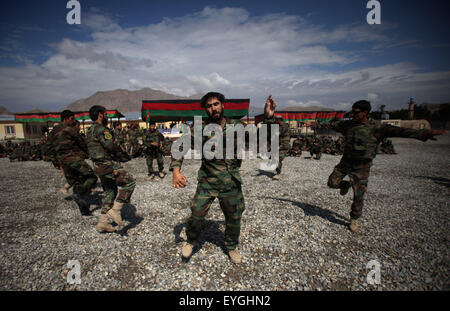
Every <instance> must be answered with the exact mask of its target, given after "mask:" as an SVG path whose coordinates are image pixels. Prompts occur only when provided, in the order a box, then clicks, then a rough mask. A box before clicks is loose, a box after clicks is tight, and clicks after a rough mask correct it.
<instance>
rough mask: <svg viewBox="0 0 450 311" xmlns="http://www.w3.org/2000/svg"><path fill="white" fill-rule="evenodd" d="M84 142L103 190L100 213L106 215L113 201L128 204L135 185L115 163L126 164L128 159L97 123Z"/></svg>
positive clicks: (130, 177) (112, 137) (104, 128)
mask: <svg viewBox="0 0 450 311" xmlns="http://www.w3.org/2000/svg"><path fill="white" fill-rule="evenodd" d="M86 141H87V147H88V150H89V156H90V158H91V160H92V162H93V163H94V172H95V174H96V175H97V176H98V177H99V178H100V181H101V183H102V186H103V189H104V190H105V197H104V198H103V200H102V211H101V213H102V214H106V213H107V212H108V211H109V210H110V209H111V208H112V206H113V203H114V200H116V201H117V202H120V203H129V202H130V198H131V195H132V194H133V191H134V187H135V186H136V183H135V180H134V179H133V177H132V176H131V175H130V174H129V173H128V172H127V171H126V170H124V169H123V167H122V166H121V165H120V163H118V162H117V160H120V161H122V162H126V161H128V160H130V158H129V155H128V154H126V153H125V152H123V151H122V149H121V148H120V147H119V146H118V145H117V144H115V143H114V136H113V135H112V134H111V132H110V130H109V129H108V128H107V127H105V126H103V125H100V124H98V123H94V124H93V125H92V126H91V127H90V128H89V129H88V131H87V134H86ZM116 197H117V198H116Z"/></svg>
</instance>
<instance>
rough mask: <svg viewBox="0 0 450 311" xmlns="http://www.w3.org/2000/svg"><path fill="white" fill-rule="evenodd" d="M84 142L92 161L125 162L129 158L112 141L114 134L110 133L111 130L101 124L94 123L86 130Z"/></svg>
mask: <svg viewBox="0 0 450 311" xmlns="http://www.w3.org/2000/svg"><path fill="white" fill-rule="evenodd" d="M86 143H87V148H88V151H89V157H90V158H91V160H92V161H93V162H110V161H116V160H120V161H122V162H125V161H128V160H129V156H128V155H127V154H125V153H124V152H123V151H122V149H121V148H120V146H119V145H117V144H116V143H115V142H114V136H113V134H111V131H110V130H109V129H108V128H107V127H105V126H103V125H101V124H98V123H94V124H93V125H92V126H91V127H90V128H89V129H88V130H87V133H86Z"/></svg>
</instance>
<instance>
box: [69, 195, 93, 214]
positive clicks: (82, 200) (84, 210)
mask: <svg viewBox="0 0 450 311" xmlns="http://www.w3.org/2000/svg"><path fill="white" fill-rule="evenodd" d="M72 198H73V200H74V201H75V203H77V205H78V209H79V210H80V213H81V215H83V216H90V215H91V212H90V210H89V206H90V204H89V202H88V198H87V197H86V195H83V194H80V193H77V192H74V193H73V194H72Z"/></svg>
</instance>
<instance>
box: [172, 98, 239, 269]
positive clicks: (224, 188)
mask: <svg viewBox="0 0 450 311" xmlns="http://www.w3.org/2000/svg"><path fill="white" fill-rule="evenodd" d="M224 102H225V97H224V96H223V95H222V94H220V93H215V92H210V93H208V94H206V95H205V96H203V98H202V100H201V106H202V108H204V109H205V111H206V113H207V115H208V119H207V120H206V122H205V124H203V126H205V125H206V124H214V123H215V124H218V125H220V126H221V127H222V129H223V139H224V149H223V150H226V139H225V138H226V124H241V121H239V120H234V119H228V118H226V117H224ZM202 132H203V131H202ZM191 139H192V141H193V140H194V130H191ZM209 139H210V137H205V136H202V148H203V145H204V144H205V143H206V141H208V140H209ZM235 143H236V141H235ZM234 146H235V150H236V144H235V145H234ZM228 157H229V155H228ZM182 162H183V159H182V158H181V159H179V160H175V159H174V158H172V162H171V165H170V170H171V171H173V186H174V187H175V188H183V187H185V186H186V183H187V180H186V177H185V176H184V175H183V174H182V173H181V172H180V169H181V165H182ZM241 163H242V160H240V159H237V158H236V153H235V154H234V157H233V158H232V159H228V158H225V157H223V159H216V158H213V159H206V158H205V157H203V159H202V165H201V167H200V169H199V171H198V178H197V179H198V184H197V190H196V193H195V196H194V199H193V201H192V205H191V212H192V214H191V217H190V218H189V221H188V223H187V228H186V235H187V242H185V243H184V245H183V247H182V251H181V252H182V256H183V257H184V258H188V257H190V256H191V254H192V250H193V248H194V243H195V241H196V240H197V238H198V237H199V235H200V232H201V229H202V224H203V222H204V219H205V216H206V214H207V213H208V210H209V208H210V206H211V204H212V202H213V201H214V200H215V199H216V198H218V199H219V204H220V207H221V209H222V211H223V213H224V215H225V226H226V229H225V246H226V248H227V250H228V255H229V256H230V259H231V261H232V262H233V263H240V262H241V258H242V257H241V255H240V254H239V252H238V250H237V246H238V244H239V235H240V228H241V216H242V213H243V212H244V210H245V203H244V196H243V194H242V187H241V185H242V179H241V176H240V174H239V168H240V166H241Z"/></svg>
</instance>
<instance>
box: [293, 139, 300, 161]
mask: <svg viewBox="0 0 450 311" xmlns="http://www.w3.org/2000/svg"><path fill="white" fill-rule="evenodd" d="M301 155H302V140H301V139H300V137H298V138H296V139H295V140H294V141H293V142H292V148H291V156H293V157H299V156H301Z"/></svg>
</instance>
